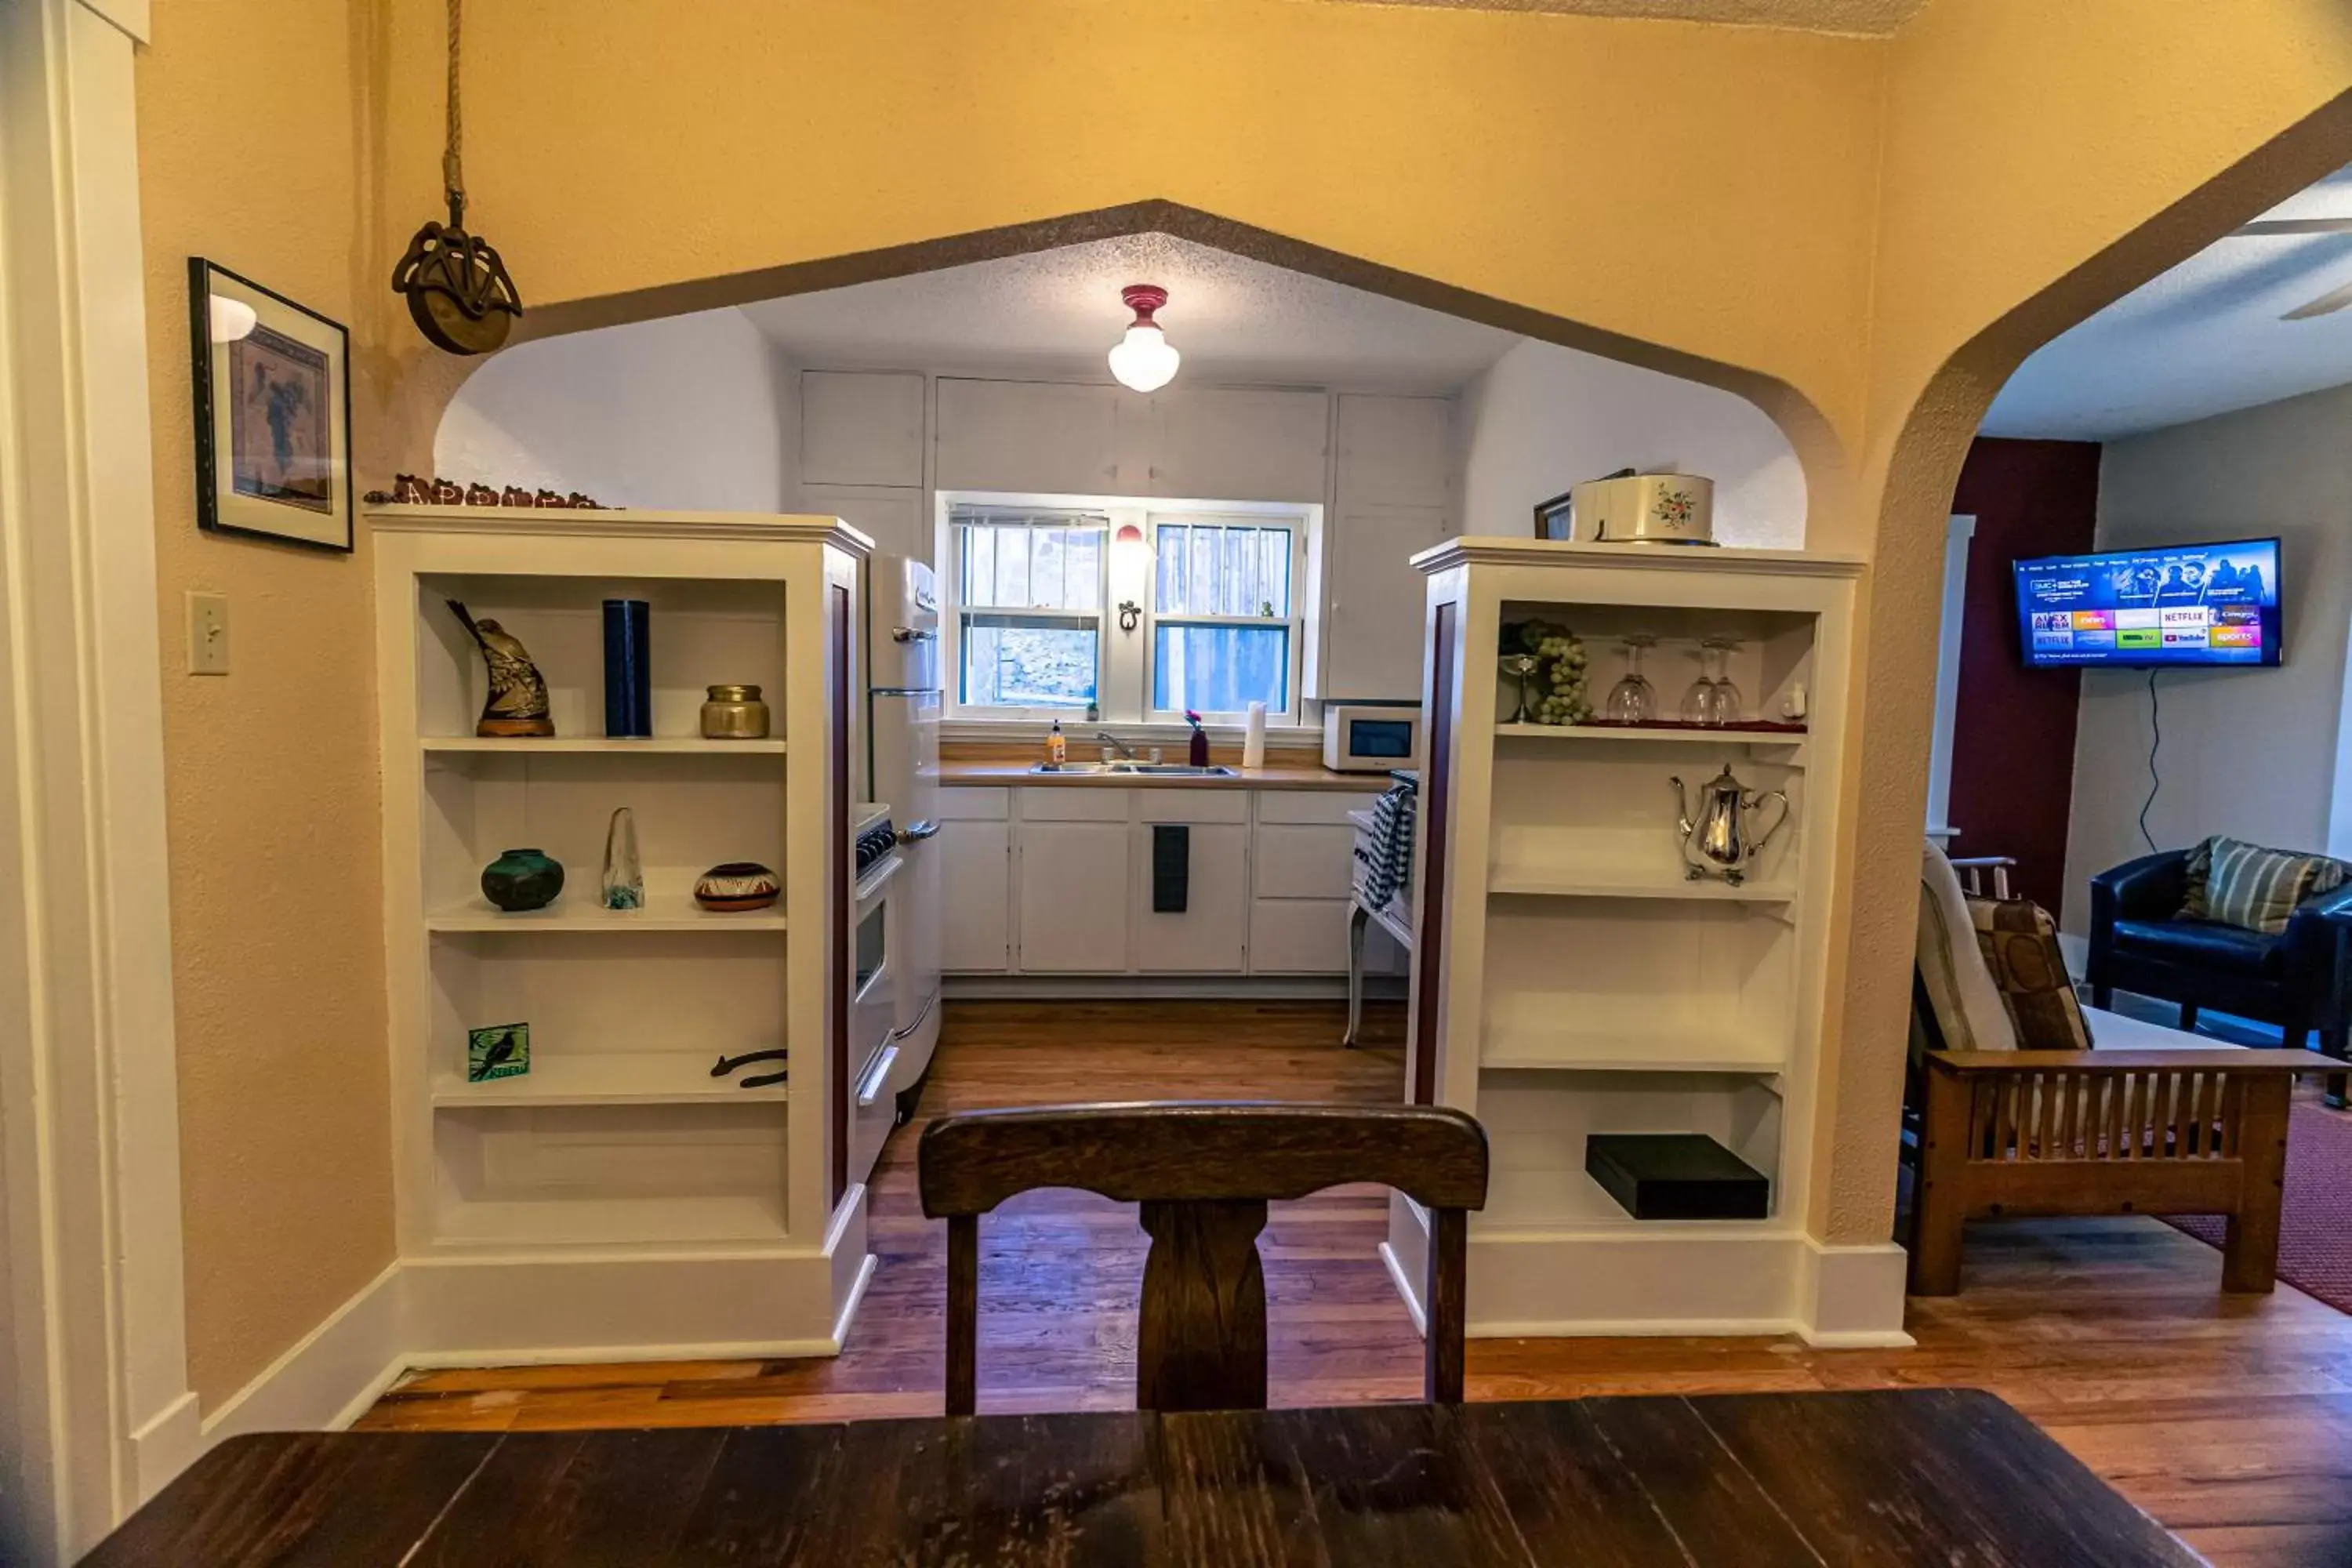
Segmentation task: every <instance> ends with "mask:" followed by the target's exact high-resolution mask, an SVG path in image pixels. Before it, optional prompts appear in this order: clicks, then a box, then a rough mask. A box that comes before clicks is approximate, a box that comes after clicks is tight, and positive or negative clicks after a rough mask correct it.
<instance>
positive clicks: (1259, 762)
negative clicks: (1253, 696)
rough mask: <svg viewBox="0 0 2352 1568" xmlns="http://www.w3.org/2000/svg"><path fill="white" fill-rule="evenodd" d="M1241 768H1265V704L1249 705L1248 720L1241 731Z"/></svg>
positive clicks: (1254, 703) (1255, 703)
mask: <svg viewBox="0 0 2352 1568" xmlns="http://www.w3.org/2000/svg"><path fill="white" fill-rule="evenodd" d="M1242 766H1244V767H1245V768H1262V767H1264V766H1265V703H1263V702H1253V703H1251V704H1250V705H1249V719H1248V721H1247V723H1246V724H1245V725H1244V728H1243V730H1242Z"/></svg>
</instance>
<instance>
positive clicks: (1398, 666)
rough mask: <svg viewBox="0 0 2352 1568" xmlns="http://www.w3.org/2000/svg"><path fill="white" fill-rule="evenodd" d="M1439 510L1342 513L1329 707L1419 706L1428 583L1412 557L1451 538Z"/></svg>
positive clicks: (1335, 551) (1335, 548)
mask: <svg viewBox="0 0 2352 1568" xmlns="http://www.w3.org/2000/svg"><path fill="white" fill-rule="evenodd" d="M1452 534H1453V529H1452V527H1451V526H1450V524H1449V521H1448V519H1447V517H1446V514H1445V512H1444V510H1443V509H1442V508H1438V507H1425V506H1402V507H1360V508H1349V507H1346V506H1342V507H1341V508H1340V510H1339V518H1338V521H1336V523H1335V524H1334V525H1333V527H1332V529H1331V532H1330V535H1329V539H1330V543H1329V546H1328V548H1329V550H1330V552H1331V563H1332V571H1331V619H1330V622H1329V625H1328V630H1327V633H1326V636H1325V640H1324V649H1325V658H1324V663H1323V668H1325V669H1326V670H1328V671H1329V674H1328V677H1327V678H1326V679H1325V680H1324V682H1323V696H1324V698H1325V700H1347V701H1358V702H1397V701H1406V702H1418V701H1420V700H1421V642H1422V626H1423V622H1424V621H1425V620H1426V619H1427V606H1426V602H1425V596H1426V593H1427V588H1426V584H1424V583H1423V579H1422V575H1421V574H1420V573H1418V572H1416V571H1414V570H1413V568H1412V564H1411V563H1412V558H1413V556H1414V555H1415V554H1416V553H1418V552H1421V551H1423V550H1426V549H1428V548H1429V547H1430V546H1431V545H1433V544H1442V543H1444V542H1445V540H1447V539H1448V538H1450V537H1451V536H1452Z"/></svg>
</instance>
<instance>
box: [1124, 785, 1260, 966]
mask: <svg viewBox="0 0 2352 1568" xmlns="http://www.w3.org/2000/svg"><path fill="white" fill-rule="evenodd" d="M1154 826H1155V825H1154V824H1151V823H1149V822H1143V823H1138V824H1137V825H1136V826H1135V921H1134V927H1133V930H1134V934H1135V963H1134V967H1135V968H1137V969H1138V970H1140V971H1142V972H1143V973H1146V974H1238V973H1241V970H1242V963H1243V960H1244V957H1245V951H1244V943H1245V942H1246V941H1247V936H1248V931H1249V922H1248V916H1249V829H1248V828H1247V827H1246V826H1242V825H1240V824H1238V823H1235V824H1213V825H1212V824H1202V823H1181V824H1171V825H1169V826H1179V827H1181V828H1182V830H1183V832H1184V833H1185V835H1186V836H1187V838H1188V845H1189V852H1188V854H1187V857H1186V858H1187V859H1188V860H1189V862H1190V864H1189V866H1188V867H1187V869H1186V875H1185V879H1184V880H1185V897H1184V910H1183V912H1182V913H1181V914H1172V913H1171V914H1156V913H1154V912H1153V910H1152V892H1153V879H1152V864H1153V857H1154V850H1153V838H1154V834H1153V827H1154Z"/></svg>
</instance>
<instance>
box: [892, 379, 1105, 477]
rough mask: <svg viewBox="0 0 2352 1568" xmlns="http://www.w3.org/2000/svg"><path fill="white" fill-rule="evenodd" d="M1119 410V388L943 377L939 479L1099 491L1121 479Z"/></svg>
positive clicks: (938, 431)
mask: <svg viewBox="0 0 2352 1568" xmlns="http://www.w3.org/2000/svg"><path fill="white" fill-rule="evenodd" d="M935 436H936V442H937V450H936V454H935V456H936V464H935V467H934V469H933V477H934V480H935V482H936V483H937V484H938V485H939V487H940V489H962V490H1044V491H1047V492H1053V493H1060V494H1071V495H1100V494H1102V493H1103V492H1104V491H1106V490H1108V489H1111V488H1112V486H1113V485H1114V484H1115V483H1116V482H1117V480H1118V388H1117V387H1111V386H1076V385H1069V384H1060V383H1053V382H1035V381H967V380H961V379H956V378H951V377H946V376H942V377H941V378H940V384H939V410H938V426H937V429H936V432H935Z"/></svg>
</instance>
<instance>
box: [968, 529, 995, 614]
mask: <svg viewBox="0 0 2352 1568" xmlns="http://www.w3.org/2000/svg"><path fill="white" fill-rule="evenodd" d="M963 593H964V597H965V598H966V599H967V600H969V601H970V602H971V603H972V604H975V605H992V604H994V603H996V530H994V529H992V528H967V529H965V530H964V531H963Z"/></svg>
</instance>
